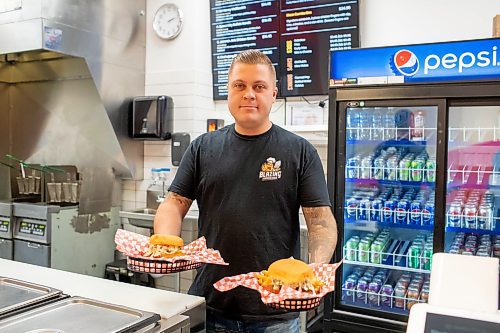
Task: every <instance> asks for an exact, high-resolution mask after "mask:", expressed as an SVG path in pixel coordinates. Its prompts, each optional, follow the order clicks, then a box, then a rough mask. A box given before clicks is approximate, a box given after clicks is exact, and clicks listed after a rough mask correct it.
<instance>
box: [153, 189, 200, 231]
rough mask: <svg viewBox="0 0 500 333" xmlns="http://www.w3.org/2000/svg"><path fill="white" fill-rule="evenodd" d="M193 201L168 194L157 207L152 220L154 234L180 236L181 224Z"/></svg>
mask: <svg viewBox="0 0 500 333" xmlns="http://www.w3.org/2000/svg"><path fill="white" fill-rule="evenodd" d="M192 203H193V200H191V199H188V198H186V197H183V196H181V195H179V194H177V193H174V192H168V194H167V197H166V198H165V201H163V203H162V204H161V205H160V207H158V211H157V212H156V215H155V220H154V231H155V234H168V235H177V236H180V235H181V223H182V220H183V219H184V216H186V214H187V211H188V210H189V207H191V204H192Z"/></svg>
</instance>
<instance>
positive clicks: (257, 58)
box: [228, 50, 276, 82]
mask: <svg viewBox="0 0 500 333" xmlns="http://www.w3.org/2000/svg"><path fill="white" fill-rule="evenodd" d="M237 63H243V64H249V65H257V64H261V65H267V67H268V68H269V70H270V71H271V73H272V75H273V78H274V82H276V70H275V69H274V66H273V63H272V62H271V59H269V57H268V56H267V55H265V54H264V53H262V52H261V51H258V50H245V51H242V52H240V53H238V54H237V55H236V57H234V58H233V61H232V62H231V66H230V67H229V72H228V75H230V74H231V72H232V70H233V67H234V65H235V64H237Z"/></svg>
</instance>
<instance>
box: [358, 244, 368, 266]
mask: <svg viewBox="0 0 500 333" xmlns="http://www.w3.org/2000/svg"><path fill="white" fill-rule="evenodd" d="M358 261H361V262H370V241H369V240H367V239H362V240H361V241H360V242H359V244H358ZM365 274H366V273H365Z"/></svg>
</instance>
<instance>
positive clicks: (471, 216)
mask: <svg viewBox="0 0 500 333" xmlns="http://www.w3.org/2000/svg"><path fill="white" fill-rule="evenodd" d="M476 215H477V207H476V205H475V204H465V208H464V221H463V222H464V223H463V224H464V228H468V229H476V226H477V225H476V222H477V221H476Z"/></svg>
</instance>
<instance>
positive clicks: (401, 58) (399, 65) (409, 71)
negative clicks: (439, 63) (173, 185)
mask: <svg viewBox="0 0 500 333" xmlns="http://www.w3.org/2000/svg"><path fill="white" fill-rule="evenodd" d="M394 64H395V65H396V69H397V70H398V72H399V73H401V74H403V75H404V76H413V75H415V74H416V73H417V72H418V67H419V63H418V58H417V56H416V55H415V54H414V53H413V52H411V51H408V50H399V51H398V52H396V54H395V55H394Z"/></svg>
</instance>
